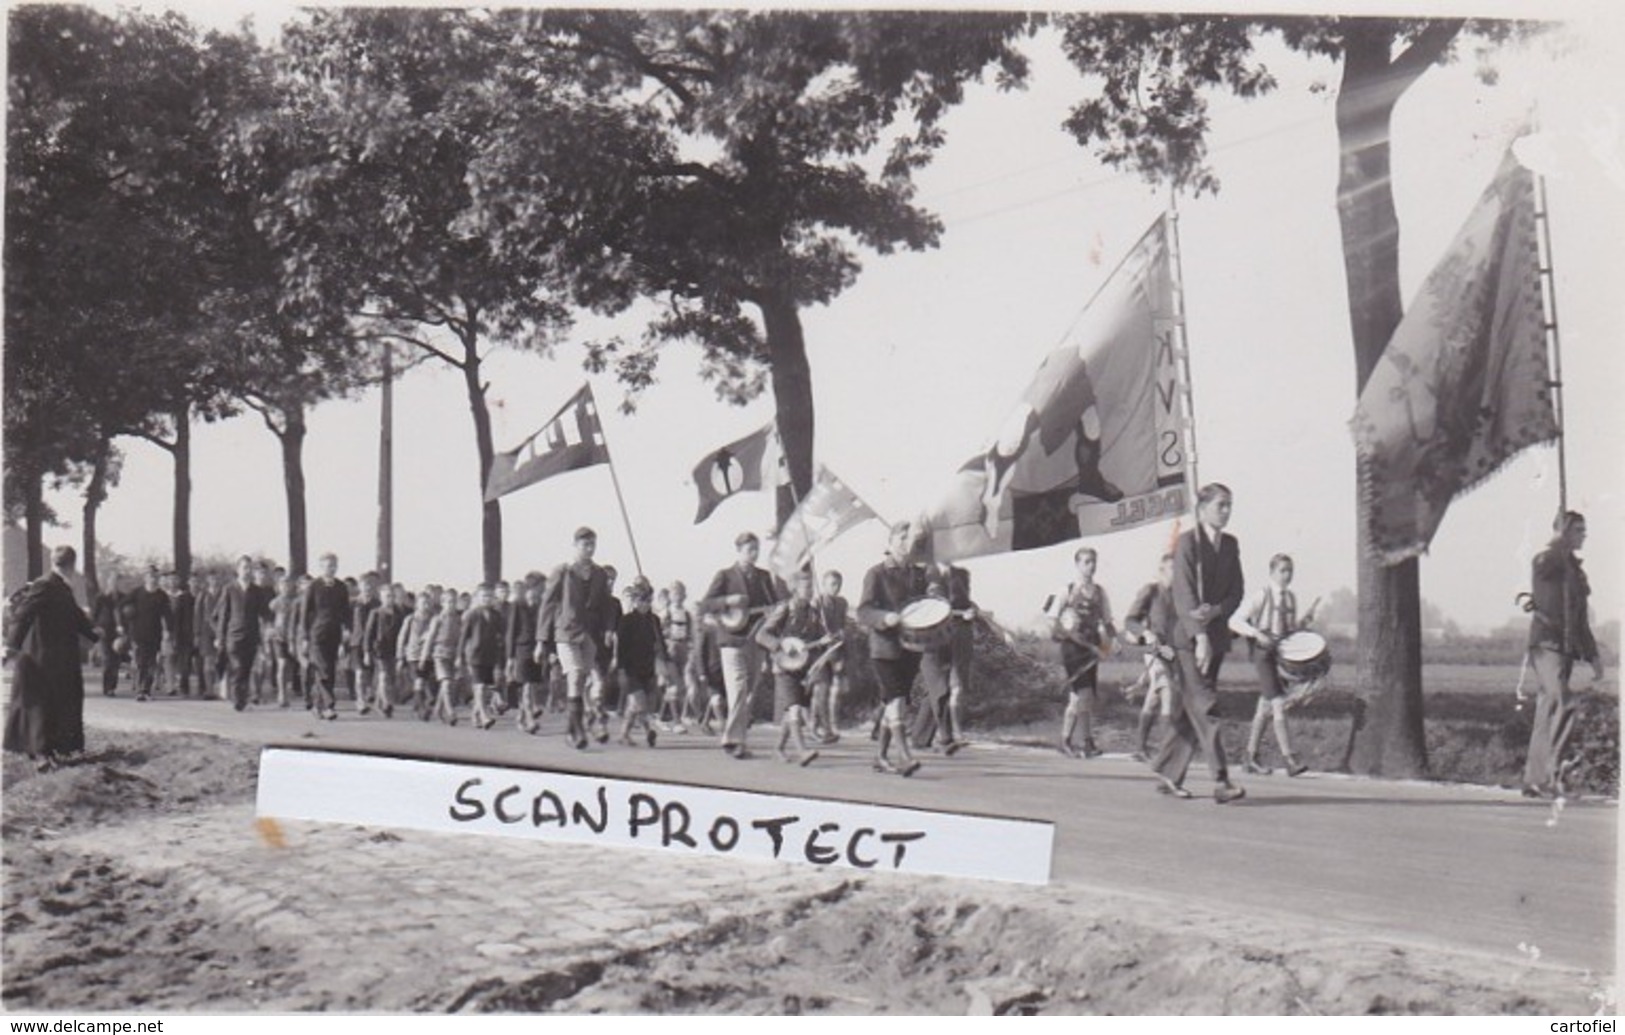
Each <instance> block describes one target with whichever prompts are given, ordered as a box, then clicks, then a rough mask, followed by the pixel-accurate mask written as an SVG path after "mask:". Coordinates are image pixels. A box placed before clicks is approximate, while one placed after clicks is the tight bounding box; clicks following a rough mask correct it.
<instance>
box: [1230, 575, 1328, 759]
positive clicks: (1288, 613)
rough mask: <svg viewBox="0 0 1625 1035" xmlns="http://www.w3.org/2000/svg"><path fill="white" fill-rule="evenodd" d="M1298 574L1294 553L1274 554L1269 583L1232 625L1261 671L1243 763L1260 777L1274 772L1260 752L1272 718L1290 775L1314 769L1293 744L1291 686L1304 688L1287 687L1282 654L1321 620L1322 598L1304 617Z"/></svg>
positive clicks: (1254, 663) (1259, 672) (1234, 617)
mask: <svg viewBox="0 0 1625 1035" xmlns="http://www.w3.org/2000/svg"><path fill="white" fill-rule="evenodd" d="M1292 573H1293V565H1292V558H1291V557H1288V556H1287V555H1286V554H1284V553H1278V554H1276V555H1275V556H1274V557H1271V558H1270V580H1269V583H1268V584H1267V585H1265V586H1264V588H1263V589H1261V590H1259V591H1258V593H1257V594H1256V595H1255V596H1254V597H1253V599H1252V600H1250V601H1248V602H1247V604H1246V606H1245V607H1242V608H1241V609H1239V610H1238V611H1236V613H1235V614H1234V615H1233V616H1231V618H1230V628H1232V629H1234V630H1235V631H1236V633H1237V634H1238V635H1239V636H1242V637H1244V638H1245V639H1247V640H1248V641H1250V644H1249V653H1251V655H1252V659H1253V667H1254V668H1255V669H1257V671H1258V688H1259V694H1258V707H1257V709H1256V710H1255V711H1254V712H1253V727H1252V731H1251V732H1250V733H1249V734H1248V737H1247V756H1246V760H1245V762H1244V763H1243V764H1244V766H1245V768H1246V770H1247V772H1249V773H1256V774H1259V775H1268V774H1269V773H1270V772H1271V769H1270V767H1269V766H1267V765H1264V764H1263V762H1261V761H1260V760H1259V757H1258V751H1259V748H1260V747H1262V746H1263V741H1264V727H1265V726H1266V725H1267V724H1268V723H1269V721H1270V718H1271V717H1272V716H1273V717H1274V719H1275V740H1276V743H1278V744H1280V746H1281V756H1282V758H1284V759H1285V760H1286V774H1287V775H1288V776H1301V775H1302V774H1303V773H1306V772H1308V771H1309V767H1308V766H1307V765H1304V764H1303V763H1302V762H1300V761H1298V759H1297V758H1296V757H1295V756H1294V755H1293V754H1292V742H1291V738H1290V737H1289V736H1288V734H1287V728H1286V703H1287V692H1288V689H1293V690H1296V689H1300V688H1299V687H1297V686H1294V687H1291V688H1287V687H1284V686H1283V685H1282V681H1281V672H1280V668H1279V664H1278V663H1279V657H1278V653H1279V647H1280V642H1281V641H1282V640H1283V639H1285V638H1286V637H1287V636H1290V635H1291V634H1292V633H1295V632H1297V631H1298V630H1300V629H1303V628H1305V627H1306V626H1308V625H1310V624H1311V623H1312V622H1313V621H1314V620H1315V606H1316V604H1318V603H1319V601H1316V604H1310V605H1309V610H1308V611H1307V612H1305V613H1304V614H1303V615H1301V616H1300V615H1299V614H1298V601H1297V596H1296V595H1295V594H1294V593H1293V592H1292V588H1291V587H1292Z"/></svg>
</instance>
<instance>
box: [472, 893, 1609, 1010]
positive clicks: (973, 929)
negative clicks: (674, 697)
mask: <svg viewBox="0 0 1625 1035" xmlns="http://www.w3.org/2000/svg"><path fill="white" fill-rule="evenodd" d="M1048 894H1050V895H1051V896H1053V897H1051V898H1047V899H1046V898H1045V897H1043V896H1044V895H1045V893H1042V892H1025V891H1024V892H1008V893H1007V892H1002V890H1001V891H998V892H993V893H990V894H989V895H987V896H985V897H982V896H978V897H977V898H976V899H975V900H972V899H971V898H969V897H966V896H964V895H946V894H939V893H933V892H916V891H914V890H912V889H908V888H905V887H904V886H902V885H900V884H891V883H887V882H881V881H872V882H853V883H849V884H845V885H842V886H841V887H840V888H838V889H837V890H835V891H834V892H830V893H827V894H825V895H823V896H820V897H818V898H816V899H808V900H805V901H803V902H801V903H798V904H797V905H796V906H795V907H793V908H790V909H786V910H783V911H780V912H777V913H773V914H768V915H763V916H758V917H746V918H734V919H730V920H728V921H725V922H723V923H721V924H717V925H714V926H713V927H711V928H708V929H706V930H705V931H702V932H699V933H697V934H694V935H692V936H690V937H688V938H684V939H681V940H679V941H676V942H673V943H670V944H668V945H665V946H662V947H660V948H657V949H654V950H650V951H645V952H638V953H628V954H625V955H622V956H619V957H616V958H614V959H611V960H606V961H601V962H583V963H581V964H578V965H576V966H575V967H572V968H570V969H569V970H568V971H559V972H550V973H547V974H541V975H537V976H536V977H535V978H533V979H531V980H528V981H524V982H519V983H514V984H502V983H492V984H491V985H490V986H489V987H486V988H484V989H482V990H480V991H479V993H478V994H476V995H474V996H472V997H471V998H470V1001H469V1002H467V1003H466V1004H463V1006H464V1008H466V1009H470V1010H474V1011H479V1012H494V1011H526V1012H534V1011H547V1012H559V1013H663V1014H668V1013H679V1014H798V1013H809V1014H814V1013H817V1014H874V1013H896V1014H982V1015H1008V1014H1141V1015H1143V1014H1165V1013H1170V1012H1173V1013H1186V1014H1323V1013H1326V1014H1371V1013H1407V1014H1445V1013H1464V1014H1555V1013H1561V1012H1564V1011H1573V1010H1575V1009H1584V1008H1585V1006H1586V1002H1585V994H1584V992H1583V990H1581V989H1580V988H1578V987H1577V984H1576V982H1575V981H1574V978H1573V976H1572V975H1565V974H1561V973H1560V972H1542V971H1536V970H1532V969H1531V970H1526V971H1523V972H1521V973H1519V974H1516V975H1513V974H1501V975H1498V976H1499V977H1500V978H1501V980H1500V981H1499V982H1498V981H1496V980H1493V979H1487V978H1485V977H1483V976H1480V975H1481V974H1482V972H1483V969H1484V968H1483V966H1482V963H1481V961H1478V960H1470V959H1465V958H1460V957H1454V956H1450V955H1447V954H1442V953H1434V952H1426V951H1420V950H1417V951H1409V950H1405V949H1401V948H1396V947H1393V946H1388V945H1376V944H1370V943H1362V942H1357V941H1353V940H1342V941H1339V940H1337V939H1334V938H1332V937H1328V936H1324V935H1315V934H1313V933H1302V934H1299V935H1296V936H1293V937H1282V936H1279V935H1262V936H1255V937H1253V938H1245V937H1244V938H1231V937H1225V938H1223V939H1222V940H1220V939H1216V938H1211V937H1206V936H1202V935H1198V934H1195V933H1193V930H1192V929H1191V928H1187V927H1184V926H1182V925H1181V924H1179V923H1177V922H1176V923H1168V922H1166V921H1167V919H1168V918H1167V917H1163V918H1161V919H1160V920H1158V919H1153V918H1151V917H1148V916H1142V917H1141V918H1140V919H1125V918H1123V916H1122V914H1125V913H1126V914H1128V915H1130V916H1132V915H1133V914H1134V912H1135V908H1133V907H1130V908H1127V909H1125V908H1124V906H1125V904H1124V903H1122V902H1120V901H1115V900H1113V901H1107V900H1105V899H1100V900H1097V901H1094V902H1078V901H1072V900H1063V899H1061V896H1060V895H1058V894H1056V893H1054V892H1051V893H1048ZM1107 910H1111V912H1109V913H1108V912H1107Z"/></svg>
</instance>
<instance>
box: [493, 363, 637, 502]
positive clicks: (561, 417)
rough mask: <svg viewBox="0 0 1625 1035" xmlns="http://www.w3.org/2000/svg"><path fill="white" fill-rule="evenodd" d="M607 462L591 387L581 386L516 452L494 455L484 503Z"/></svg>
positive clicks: (607, 452) (606, 449)
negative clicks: (560, 475) (554, 477)
mask: <svg viewBox="0 0 1625 1035" xmlns="http://www.w3.org/2000/svg"><path fill="white" fill-rule="evenodd" d="M607 463H609V449H608V448H607V447H605V445H604V427H603V425H602V424H600V423H598V404H597V403H595V402H594V401H593V398H592V385H582V386H581V390H580V391H579V392H577V393H576V394H575V395H574V396H572V397H571V398H570V401H569V402H567V403H565V404H564V406H563V407H562V408H560V410H559V412H558V413H555V414H554V415H553V419H552V420H550V421H548V422H547V423H546V424H544V425H542V428H541V430H540V431H538V432H536V434H534V435H532V436H530V437H529V438H527V439H525V441H524V442H522V443H520V445H519V448H518V449H515V450H512V451H511V452H507V453H498V454H497V455H496V457H495V459H493V460H492V461H491V477H490V478H488V479H486V482H485V500H486V502H487V503H489V502H490V501H491V500H494V499H497V498H499V497H501V496H506V495H507V494H508V493H510V492H513V491H514V490H515V489H523V488H524V487H525V486H527V485H533V484H535V483H536V482H539V481H542V480H543V479H544V478H551V477H553V476H554V475H555V474H563V473H564V472H565V471H574V470H577V469H578V468H582V467H591V466H593V465H594V464H607Z"/></svg>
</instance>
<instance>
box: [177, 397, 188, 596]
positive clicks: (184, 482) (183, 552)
mask: <svg viewBox="0 0 1625 1035" xmlns="http://www.w3.org/2000/svg"><path fill="white" fill-rule="evenodd" d="M174 416H175V450H174V453H175V574H176V576H177V577H179V578H180V580H181V581H182V582H185V581H186V580H187V579H190V578H191V577H192V407H191V404H190V403H181V405H180V406H179V408H177V409H176V410H175V414H174Z"/></svg>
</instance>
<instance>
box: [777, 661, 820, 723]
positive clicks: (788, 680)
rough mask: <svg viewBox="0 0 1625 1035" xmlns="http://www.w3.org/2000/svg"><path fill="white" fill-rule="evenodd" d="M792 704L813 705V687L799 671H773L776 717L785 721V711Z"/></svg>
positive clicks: (803, 706) (780, 720)
mask: <svg viewBox="0 0 1625 1035" xmlns="http://www.w3.org/2000/svg"><path fill="white" fill-rule="evenodd" d="M791 705H799V706H801V707H802V708H810V707H812V689H811V688H810V687H809V686H808V685H807V680H806V679H805V678H804V677H803V676H802V675H801V673H798V672H775V673H773V716H774V718H775V719H777V720H778V721H779V722H783V721H784V713H785V712H786V711H788V710H789V709H790V706H791Z"/></svg>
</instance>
